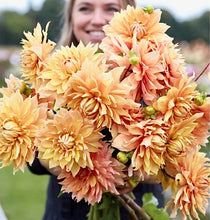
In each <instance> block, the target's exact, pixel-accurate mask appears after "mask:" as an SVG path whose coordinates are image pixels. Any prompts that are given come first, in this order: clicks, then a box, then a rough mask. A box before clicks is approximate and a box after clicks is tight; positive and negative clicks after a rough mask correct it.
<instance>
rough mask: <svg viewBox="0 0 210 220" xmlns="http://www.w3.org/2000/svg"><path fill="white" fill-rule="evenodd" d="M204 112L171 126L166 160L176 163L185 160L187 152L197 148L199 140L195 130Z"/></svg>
mask: <svg viewBox="0 0 210 220" xmlns="http://www.w3.org/2000/svg"><path fill="white" fill-rule="evenodd" d="M202 116H203V113H196V114H194V115H192V116H191V117H189V118H187V119H185V120H182V121H180V122H178V123H175V124H173V125H171V126H170V129H169V131H168V140H167V146H166V161H168V162H169V163H172V164H173V163H174V164H176V163H177V161H178V162H179V161H180V160H183V158H184V157H185V156H186V154H187V153H188V152H190V151H194V150H195V149H196V146H197V144H199V143H198V142H199V140H198V139H197V137H196V136H195V135H194V134H193V131H194V130H195V129H196V128H198V127H199V124H198V120H199V119H200V118H201V117H202Z"/></svg>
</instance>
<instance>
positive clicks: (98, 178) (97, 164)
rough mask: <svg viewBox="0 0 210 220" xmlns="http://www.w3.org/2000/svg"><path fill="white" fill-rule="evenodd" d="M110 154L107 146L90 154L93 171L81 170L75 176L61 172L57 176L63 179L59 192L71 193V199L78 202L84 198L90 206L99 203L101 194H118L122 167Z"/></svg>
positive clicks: (88, 169) (121, 182)
mask: <svg viewBox="0 0 210 220" xmlns="http://www.w3.org/2000/svg"><path fill="white" fill-rule="evenodd" d="M112 152H113V150H112V149H111V148H109V147H107V146H103V147H101V148H99V151H98V152H97V153H92V154H91V160H92V161H93V169H90V168H82V169H80V171H79V172H78V173H77V175H76V176H73V175H72V173H71V172H66V171H63V172H62V173H61V174H60V175H59V176H58V179H63V178H65V179H64V180H63V181H62V182H61V185H62V188H61V191H64V192H67V193H70V192H72V198H76V199H77V201H78V202H79V201H80V200H81V199H83V198H84V199H85V201H87V202H88V203H90V204H91V205H93V204H94V203H96V202H100V201H101V197H102V193H103V192H106V191H108V192H111V193H113V194H116V195H117V194H119V193H118V191H117V189H116V187H117V186H121V185H123V184H124V182H123V177H124V174H123V172H122V169H123V168H124V166H123V165H122V163H120V162H118V161H117V160H116V159H114V158H112Z"/></svg>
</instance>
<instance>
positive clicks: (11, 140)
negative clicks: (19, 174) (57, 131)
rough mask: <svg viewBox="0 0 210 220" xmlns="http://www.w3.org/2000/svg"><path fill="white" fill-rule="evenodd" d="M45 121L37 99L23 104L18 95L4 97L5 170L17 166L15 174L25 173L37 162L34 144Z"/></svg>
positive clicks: (0, 112)
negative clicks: (12, 164) (25, 170)
mask: <svg viewBox="0 0 210 220" xmlns="http://www.w3.org/2000/svg"><path fill="white" fill-rule="evenodd" d="M45 119H46V107H45V106H43V105H42V106H39V105H38V102H37V98H36V97H35V96H34V97H33V98H30V97H29V98H26V99H25V100H23V97H22V95H20V93H19V92H16V93H13V94H12V95H11V96H8V97H7V96H5V97H4V98H3V99H2V102H1V109H0V130H1V132H0V161H1V164H2V167H5V166H8V165H10V164H11V163H12V162H13V163H14V167H13V171H14V172H16V171H17V170H19V169H20V170H22V171H24V168H25V166H26V162H29V163H30V164H31V163H32V162H33V160H34V152H35V147H34V140H35V137H36V134H37V131H38V130H39V129H40V128H41V127H42V125H43V123H44V120H45Z"/></svg>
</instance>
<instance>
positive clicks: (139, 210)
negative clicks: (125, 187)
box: [121, 194, 152, 220]
mask: <svg viewBox="0 0 210 220" xmlns="http://www.w3.org/2000/svg"><path fill="white" fill-rule="evenodd" d="M121 197H122V198H123V199H124V201H125V202H126V203H127V204H128V205H129V206H130V207H131V208H132V209H134V210H135V212H136V213H137V214H138V215H139V217H141V219H142V220H151V219H152V218H151V217H150V216H149V215H148V214H147V213H146V212H145V211H144V210H143V209H142V208H141V207H140V206H139V205H137V204H136V203H135V202H134V201H133V200H132V199H131V198H130V196H128V195H126V194H122V195H121Z"/></svg>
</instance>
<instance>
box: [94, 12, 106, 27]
mask: <svg viewBox="0 0 210 220" xmlns="http://www.w3.org/2000/svg"><path fill="white" fill-rule="evenodd" d="M91 23H92V25H96V26H103V25H105V24H107V20H106V16H105V15H104V13H103V11H101V10H95V11H94V12H93V16H92V19H91Z"/></svg>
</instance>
